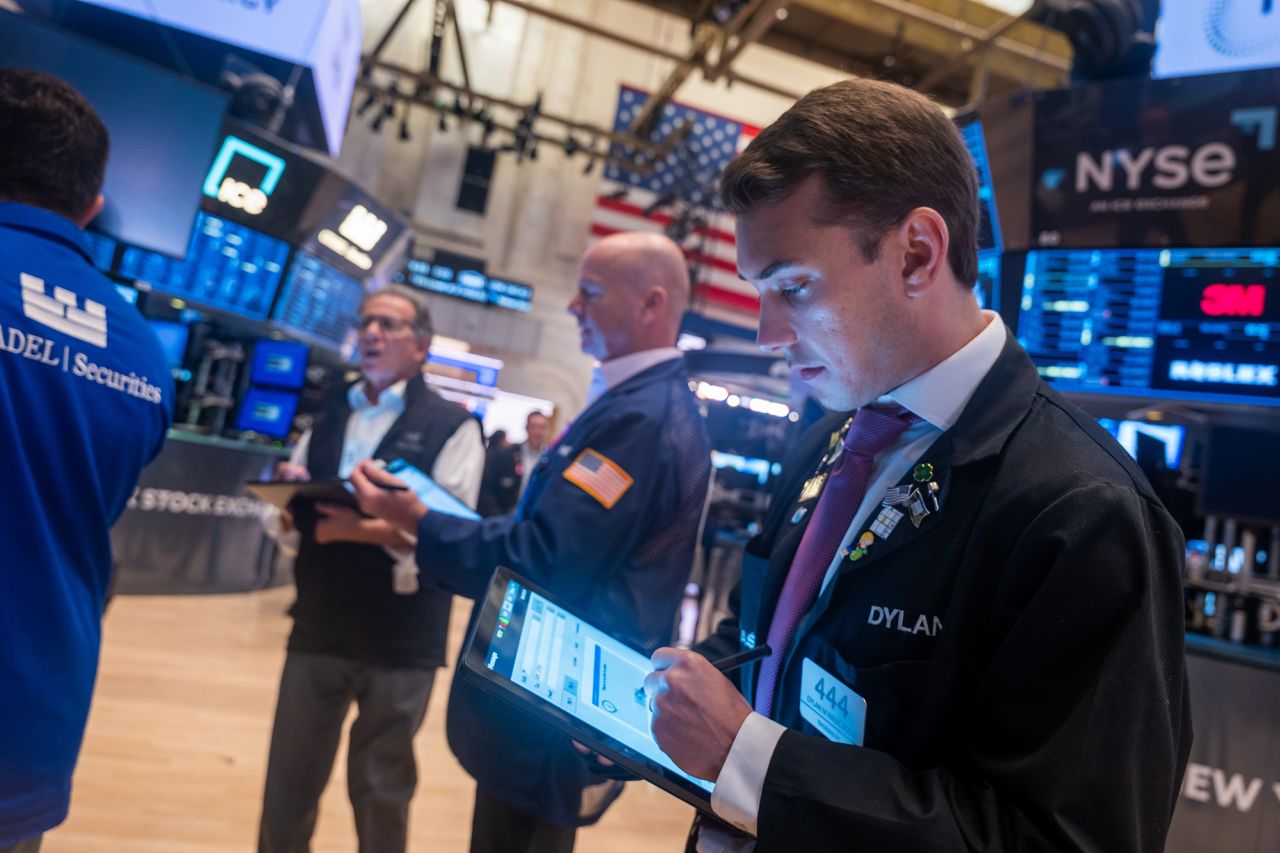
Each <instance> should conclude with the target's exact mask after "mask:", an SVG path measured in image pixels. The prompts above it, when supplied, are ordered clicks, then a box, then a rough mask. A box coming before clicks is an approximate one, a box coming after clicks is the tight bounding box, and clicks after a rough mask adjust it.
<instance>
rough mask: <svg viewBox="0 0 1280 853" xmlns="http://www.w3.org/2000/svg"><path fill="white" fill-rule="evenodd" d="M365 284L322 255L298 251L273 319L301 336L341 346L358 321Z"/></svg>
mask: <svg viewBox="0 0 1280 853" xmlns="http://www.w3.org/2000/svg"><path fill="white" fill-rule="evenodd" d="M363 296H364V286H363V285H362V284H361V283H360V282H359V281H358V280H357V279H354V278H352V277H351V276H349V275H345V274H343V273H340V272H338V271H337V270H336V269H334V268H333V267H331V266H330V265H329V264H326V263H325V262H324V261H322V260H320V259H319V258H317V257H315V256H314V255H311V254H309V253H307V252H303V251H299V252H298V253H297V254H295V255H294V256H293V265H292V266H291V267H290V268H289V277H288V279H286V280H285V283H284V287H283V288H282V289H281V292H280V301H279V302H277V303H276V308H275V311H274V312H273V314H272V320H274V321H275V322H276V323H277V324H278V325H280V326H283V327H285V328H287V329H289V330H290V331H291V332H293V333H295V334H297V335H298V336H299V337H302V338H305V339H307V340H310V341H313V342H315V343H318V344H321V345H322V346H329V347H332V348H333V349H339V348H341V347H342V344H343V341H345V340H346V337H347V333H348V332H349V331H350V330H351V327H352V325H354V323H355V321H356V313H357V312H358V311H359V309H360V300H361V298H362V297H363Z"/></svg>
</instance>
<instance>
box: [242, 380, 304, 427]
mask: <svg viewBox="0 0 1280 853" xmlns="http://www.w3.org/2000/svg"><path fill="white" fill-rule="evenodd" d="M297 408H298V395H297V394H296V393H294V392H292V391H273V390H270V389H267V388H257V387H251V388H249V390H248V391H246V392H245V395H244V399H243V400H241V401H240V410H239V412H238V413H237V414H236V429H238V430H240V431H241V432H256V433H259V434H261V435H266V436H270V437H271V438H284V437H285V436H286V435H288V434H289V427H290V426H291V425H292V424H293V413H294V412H295V411H297Z"/></svg>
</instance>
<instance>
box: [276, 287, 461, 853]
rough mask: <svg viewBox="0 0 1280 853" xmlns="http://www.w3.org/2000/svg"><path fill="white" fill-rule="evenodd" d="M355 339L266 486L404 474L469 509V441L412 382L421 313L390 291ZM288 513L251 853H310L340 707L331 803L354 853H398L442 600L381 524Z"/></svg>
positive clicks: (420, 344) (379, 296)
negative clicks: (354, 368) (273, 683)
mask: <svg viewBox="0 0 1280 853" xmlns="http://www.w3.org/2000/svg"><path fill="white" fill-rule="evenodd" d="M357 326H358V329H359V333H360V337H359V353H360V373H361V378H360V380H359V381H357V382H356V383H355V384H353V385H350V386H347V385H345V384H344V385H341V386H340V387H337V388H335V389H334V393H333V394H331V395H330V397H329V398H328V400H327V402H326V404H325V406H324V407H323V409H322V411H321V412H320V414H319V415H318V416H317V418H316V420H315V422H314V424H313V425H312V427H311V429H310V430H308V431H307V432H306V433H304V434H303V436H302V438H301V439H300V440H299V441H298V445H297V447H296V448H295V449H294V452H293V455H292V457H291V458H290V460H289V462H287V463H283V464H282V465H281V466H280V468H279V471H278V472H277V473H278V476H279V477H281V478H284V479H296V480H306V479H310V478H313V477H314V478H326V477H346V476H348V475H349V474H350V473H351V471H352V469H353V468H354V467H355V465H356V463H357V462H359V461H360V460H362V459H368V458H371V457H372V458H375V459H382V460H385V461H391V460H394V459H404V460H406V461H407V462H409V463H410V464H412V465H414V466H415V467H417V468H418V469H419V470H422V471H429V472H430V473H431V476H432V477H433V478H435V480H436V481H437V482H439V483H440V484H441V485H442V486H444V487H445V488H447V489H449V490H450V491H451V492H453V493H454V494H455V495H457V496H458V497H459V498H461V499H462V500H463V501H465V502H466V503H468V504H469V505H472V506H474V505H475V502H476V495H477V493H478V492H479V489H480V477H481V474H482V473H483V470H484V444H483V441H482V439H481V432H480V425H479V423H478V422H477V421H476V420H475V418H473V417H471V416H470V415H469V414H468V413H467V412H466V411H465V410H464V409H462V408H461V407H460V406H457V405H454V404H453V403H449V402H447V401H445V400H444V399H442V398H441V397H439V396H438V395H437V394H435V393H434V392H432V391H431V390H430V389H428V388H427V385H426V383H425V382H424V381H423V379H422V373H421V371H422V364H423V361H424V360H425V359H426V357H427V350H428V348H429V346H430V344H431V316H430V313H429V311H428V309H427V306H426V303H425V300H424V299H423V298H422V296H420V295H419V294H418V293H416V292H414V291H413V290H410V289H408V288H405V287H400V286H396V285H392V286H391V287H388V288H385V289H383V290H378V291H375V292H373V293H370V294H369V295H368V296H366V297H365V299H364V302H363V303H362V304H361V306H360V316H359V321H358V324H357ZM292 510H293V512H292V514H291V515H287V516H282V517H280V519H279V521H280V524H279V527H280V528H281V531H280V532H281V535H280V536H279V538H280V540H281V543H282V545H283V546H284V547H285V548H286V549H290V548H291V547H296V548H297V558H296V560H295V563H294V575H295V580H296V583H297V600H296V601H295V602H294V605H293V607H292V609H291V610H290V615H292V616H293V631H292V633H291V634H290V635H289V651H288V655H287V657H286V658H285V664H284V672H283V673H282V675H281V678H280V695H279V699H278V700H277V705H276V717H275V727H274V730H273V731H272V734H271V751H270V757H269V759H268V764H267V781H266V793H265V794H264V797H263V808H262V822H261V826H260V829H259V836H258V849H259V850H260V851H270V853H293V852H294V851H307V850H310V842H311V835H312V832H313V831H314V829H315V823H316V814H317V810H318V806H319V802H320V795H321V793H322V792H323V791H324V787H325V784H326V783H327V782H328V779H329V775H330V772H331V770H332V769H333V760H334V757H335V754H336V753H337V749H338V740H339V737H340V735H341V732H342V724H343V721H344V720H345V718H346V715H347V710H348V709H349V708H350V706H351V703H352V702H353V701H354V702H355V703H356V707H357V714H356V719H355V722H354V723H353V724H352V726H351V731H350V738H349V740H350V744H349V747H348V750H347V789H348V792H349V794H350V796H351V806H352V809H353V811H354V812H355V822H356V834H357V835H358V836H359V840H360V850H361V851H362V852H363V851H367V853H383V851H396V852H397V853H399V851H403V850H404V849H405V845H406V840H407V837H408V820H409V800H410V799H411V797H412V796H413V790H414V786H415V785H416V783H417V768H416V766H415V763H414V757H413V737H414V735H415V734H416V733H417V731H418V728H419V726H420V725H421V724H422V720H423V717H424V716H425V714H426V709H427V700H428V699H429V698H430V696H431V686H432V682H433V681H434V678H435V671H436V669H437V668H438V667H439V666H441V665H442V664H443V663H444V655H445V636H446V632H447V629H448V625H449V608H450V605H451V603H452V596H451V595H450V594H449V593H447V592H444V591H442V590H439V589H437V588H434V587H431V586H429V585H425V584H424V585H420V584H419V583H418V569H417V566H416V564H415V561H414V555H413V552H412V546H411V545H410V544H409V543H408V542H407V541H406V540H405V539H403V538H402V537H401V536H400V535H399V534H398V533H396V532H395V531H394V530H393V529H392V527H391V526H390V525H389V524H387V523H386V522H382V521H378V520H375V519H371V518H366V517H364V516H362V515H360V514H358V513H356V512H355V511H353V510H350V509H347V508H344V507H340V506H334V505H327V504H315V505H310V504H295V505H294V507H293V508H292ZM286 531H287V532H286Z"/></svg>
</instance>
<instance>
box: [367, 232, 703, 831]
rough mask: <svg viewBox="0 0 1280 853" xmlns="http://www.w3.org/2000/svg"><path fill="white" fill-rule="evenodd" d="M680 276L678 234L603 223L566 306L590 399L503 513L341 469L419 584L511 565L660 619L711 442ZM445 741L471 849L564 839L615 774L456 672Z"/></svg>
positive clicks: (621, 625) (474, 589)
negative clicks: (460, 511)
mask: <svg viewBox="0 0 1280 853" xmlns="http://www.w3.org/2000/svg"><path fill="white" fill-rule="evenodd" d="M688 293H689V279H688V273H687V271H686V269H685V265H684V258H683V256H682V255H681V253H680V250H679V248H678V247H677V246H676V245H675V244H674V243H673V242H671V241H670V240H668V239H667V238H665V237H661V236H659V235H654V234H617V235H614V236H611V237H607V238H605V239H604V240H601V241H600V242H598V243H596V244H595V245H594V246H593V247H592V248H591V249H590V250H589V251H588V252H587V254H586V256H585V257H584V258H583V263H582V274H581V277H580V281H579V288H578V293H577V295H576V296H575V297H574V299H573V301H572V302H571V303H570V305H569V312H570V313H571V314H573V316H574V317H575V318H576V319H577V321H578V328H579V332H580V335H581V343H582V351H583V352H585V353H586V354H587V355H590V356H594V357H595V358H597V359H599V360H600V362H601V363H600V367H599V370H598V372H597V377H596V381H595V382H593V383H592V391H591V393H590V394H589V397H590V398H591V399H590V403H589V405H588V406H587V409H586V410H585V411H584V412H582V414H580V415H579V416H578V417H577V419H575V420H574V421H573V423H572V424H571V425H570V426H569V428H568V429H567V430H566V431H565V433H564V435H563V436H562V437H561V438H560V439H559V440H558V441H557V442H556V443H554V444H553V445H552V446H551V447H550V448H549V449H548V451H547V452H546V453H545V454H544V455H543V457H542V459H541V461H539V463H538V464H537V466H536V467H535V469H534V471H533V473H532V474H531V476H530V479H529V485H528V488H527V489H526V490H525V493H524V495H523V496H522V498H521V500H520V504H519V506H518V507H517V508H516V512H515V514H514V515H507V516H499V517H496V518H488V519H484V520H483V521H479V522H468V521H462V520H459V519H457V518H454V517H451V516H448V515H444V514H442V513H428V512H427V511H426V508H425V507H423V506H422V505H421V504H420V503H418V502H417V501H416V499H413V498H412V497H411V496H408V497H406V496H405V495H404V493H399V492H389V491H386V490H384V489H379V488H377V487H375V486H374V485H373V484H372V483H370V482H369V481H370V480H383V481H390V482H394V478H392V477H390V476H389V475H387V474H385V473H383V472H382V471H380V470H379V469H378V468H376V467H375V466H373V465H370V464H368V463H366V464H364V465H362V466H360V467H359V468H358V469H357V471H356V472H355V473H353V475H352V480H353V482H355V483H356V484H357V489H358V492H359V495H360V501H361V506H362V508H363V509H364V510H365V511H366V512H369V513H370V514H373V515H377V516H380V517H383V518H386V519H387V520H389V521H391V522H392V523H394V524H396V525H397V526H399V527H401V528H402V529H403V530H405V531H408V532H412V533H414V534H416V536H417V538H418V563H419V566H420V567H421V569H422V573H423V581H424V583H437V584H440V585H442V586H444V587H445V588H447V589H451V590H453V591H454V592H456V593H458V594H460V595H465V596H467V597H469V598H478V597H479V596H480V595H482V594H483V592H484V590H485V588H486V585H487V583H488V581H489V576H490V575H491V574H492V572H493V569H494V567H495V566H498V565H505V566H510V567H512V568H514V569H516V570H517V571H519V572H521V573H523V574H525V575H527V576H528V577H530V578H531V579H533V580H534V581H536V582H537V583H539V584H542V585H543V586H545V587H547V588H548V589H550V590H551V591H552V592H554V593H555V594H557V595H558V596H559V597H560V598H561V599H563V600H564V601H565V603H566V604H567V605H569V606H572V607H575V608H576V610H577V611H578V612H581V613H584V614H591V615H592V616H593V617H594V618H597V619H600V620H602V621H601V622H600V624H601V626H602V627H603V628H605V629H606V630H609V631H612V632H614V633H615V634H616V635H617V636H619V637H621V638H623V639H624V640H626V641H628V642H629V643H630V644H631V645H633V646H635V647H637V648H642V649H646V650H652V649H654V648H656V647H657V646H660V645H662V644H664V643H665V642H666V641H667V640H669V638H670V637H671V634H672V628H673V625H674V620H675V614H676V610H677V608H678V605H679V602H680V598H681V595H682V593H683V589H684V584H685V580H686V579H687V577H688V573H689V569H690V565H691V562H692V559H693V551H694V545H695V539H696V536H697V528H698V523H699V519H700V517H701V513H702V507H703V502H704V500H705V498H706V491H707V486H708V480H709V476H710V443H709V441H708V438H707V432H706V427H705V425H704V424H703V420H702V416H701V413H700V412H699V410H698V407H697V403H696V401H695V399H694V397H693V395H692V394H691V393H690V391H689V385H688V383H689V377H688V374H687V373H686V372H685V367H684V360H683V358H682V357H681V353H680V351H679V350H678V349H676V348H675V341H676V335H677V333H678V330H679V326H680V318H681V316H682V314H683V313H684V308H685V305H686V303H687V300H688ZM448 732H449V743H450V746H451V747H452V748H453V751H454V754H455V755H457V756H458V760H459V761H461V762H462V765H463V767H465V768H466V769H467V772H469V773H470V774H471V775H472V776H473V777H475V779H476V783H477V787H476V806H475V811H474V814H473V817H472V828H471V833H472V834H471V849H472V850H473V851H485V853H488V851H504V853H511V851H539V853H541V851H568V850H572V849H573V843H574V837H575V834H576V831H577V827H579V826H585V825H588V824H591V823H594V822H595V821H596V820H598V819H599V817H600V815H601V814H603V813H604V810H605V809H606V808H607V807H608V805H609V804H610V803H611V802H613V800H614V799H615V798H616V797H617V795H618V793H619V791H620V785H619V784H618V783H616V782H612V781H610V780H606V779H602V778H600V777H598V776H594V775H593V774H592V773H591V772H590V770H589V769H588V764H587V761H586V760H585V759H584V758H583V757H582V756H581V755H579V754H578V753H577V752H576V751H575V750H574V749H573V748H572V746H571V745H570V744H569V742H568V740H567V739H566V738H564V737H562V736H560V735H558V734H557V733H555V732H554V731H553V730H552V729H551V728H549V727H547V726H545V725H543V724H541V723H538V722H536V721H534V720H531V719H529V718H528V716H527V715H521V714H519V713H517V712H515V711H513V710H511V709H510V708H509V707H508V706H506V705H505V704H503V703H502V702H501V700H498V699H495V698H493V697H491V696H488V695H486V694H484V693H481V692H480V691H478V690H477V689H476V688H474V687H471V686H470V685H468V684H465V683H463V682H461V681H457V680H455V682H454V685H453V691H452V693H451V695H450V700H449V720H448Z"/></svg>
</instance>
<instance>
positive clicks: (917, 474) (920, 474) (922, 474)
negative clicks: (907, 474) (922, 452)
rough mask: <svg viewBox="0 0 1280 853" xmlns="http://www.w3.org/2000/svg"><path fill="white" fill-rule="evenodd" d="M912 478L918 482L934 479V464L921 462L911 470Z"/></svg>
mask: <svg viewBox="0 0 1280 853" xmlns="http://www.w3.org/2000/svg"><path fill="white" fill-rule="evenodd" d="M911 479H913V480H915V481H916V482H917V483H927V482H929V481H930V480H932V479H933V466H932V465H930V464H929V463H928V462H921V463H920V464H919V465H917V466H916V467H915V468H913V469H912V471H911Z"/></svg>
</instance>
